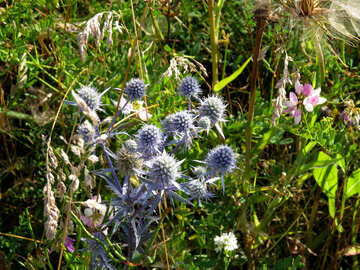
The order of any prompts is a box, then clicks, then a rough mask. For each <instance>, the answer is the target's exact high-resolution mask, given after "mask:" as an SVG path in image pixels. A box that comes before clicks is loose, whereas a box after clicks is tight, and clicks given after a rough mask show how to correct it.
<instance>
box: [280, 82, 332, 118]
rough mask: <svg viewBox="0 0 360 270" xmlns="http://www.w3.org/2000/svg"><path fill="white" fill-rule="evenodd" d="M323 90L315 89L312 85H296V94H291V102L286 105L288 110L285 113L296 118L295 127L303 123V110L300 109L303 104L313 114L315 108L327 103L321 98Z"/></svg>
mask: <svg viewBox="0 0 360 270" xmlns="http://www.w3.org/2000/svg"><path fill="white" fill-rule="evenodd" d="M320 92H321V89H320V88H317V89H316V90H314V88H313V87H312V86H311V85H310V84H304V85H302V84H301V83H297V84H296V85H295V93H294V92H290V94H289V100H288V101H287V102H286V103H285V106H286V107H287V109H286V110H285V112H288V113H290V116H291V117H294V122H295V125H297V124H299V123H300V121H301V113H302V111H301V109H300V108H299V107H300V106H301V104H303V105H304V107H305V110H306V111H308V112H312V111H313V110H314V107H315V106H317V105H320V104H323V103H324V102H325V101H326V98H323V97H320Z"/></svg>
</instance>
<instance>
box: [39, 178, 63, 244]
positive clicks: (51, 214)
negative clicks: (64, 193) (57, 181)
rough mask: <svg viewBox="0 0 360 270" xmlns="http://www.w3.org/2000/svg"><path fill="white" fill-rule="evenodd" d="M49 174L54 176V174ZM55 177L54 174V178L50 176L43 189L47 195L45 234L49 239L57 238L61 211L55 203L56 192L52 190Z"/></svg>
mask: <svg viewBox="0 0 360 270" xmlns="http://www.w3.org/2000/svg"><path fill="white" fill-rule="evenodd" d="M49 175H51V176H52V174H49ZM53 179H54V176H52V179H49V178H48V183H47V184H46V186H45V187H44V190H43V193H44V195H45V200H44V202H45V203H44V216H45V217H46V221H45V235H46V238H47V239H48V240H53V239H54V238H55V235H56V229H57V226H58V219H59V213H60V211H59V209H58V208H57V207H56V204H55V197H54V192H53V191H52V190H51V182H53V181H54V180H53Z"/></svg>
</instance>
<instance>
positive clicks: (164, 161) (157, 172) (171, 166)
mask: <svg viewBox="0 0 360 270" xmlns="http://www.w3.org/2000/svg"><path fill="white" fill-rule="evenodd" d="M181 163H182V161H180V162H179V161H176V160H175V159H174V158H173V157H172V156H170V155H169V154H167V153H166V152H163V153H162V154H161V155H159V156H158V157H156V158H155V159H154V160H153V161H152V162H151V164H150V166H149V172H148V176H149V180H151V181H152V182H153V183H154V185H155V186H156V187H157V189H168V188H170V187H172V186H175V187H177V189H178V183H177V182H176V180H177V179H178V178H179V177H180V176H181V173H180V170H179V167H180V165H181Z"/></svg>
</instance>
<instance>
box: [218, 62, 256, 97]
mask: <svg viewBox="0 0 360 270" xmlns="http://www.w3.org/2000/svg"><path fill="white" fill-rule="evenodd" d="M251 58H252V57H249V58H248V59H247V60H246V61H245V63H244V64H242V66H241V67H239V68H238V69H237V70H236V71H235V72H234V73H233V74H231V75H230V76H228V77H226V78H224V79H222V80H221V81H220V82H218V83H217V84H215V86H214V92H218V91H220V90H221V89H223V88H224V87H225V86H227V85H228V84H229V83H231V82H232V81H233V80H235V79H236V78H237V77H238V76H239V75H240V74H241V73H242V72H243V71H244V69H245V68H246V66H247V65H248V64H249V62H250V60H251Z"/></svg>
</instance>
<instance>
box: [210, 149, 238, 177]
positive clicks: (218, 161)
mask: <svg viewBox="0 0 360 270" xmlns="http://www.w3.org/2000/svg"><path fill="white" fill-rule="evenodd" d="M205 164H206V167H207V168H209V169H210V171H211V172H212V173H213V174H216V173H217V172H219V173H220V175H221V176H223V175H225V174H226V173H228V172H231V171H233V170H234V169H235V168H236V154H235V152H234V150H233V149H232V148H231V147H229V146H227V145H219V146H217V147H215V148H214V149H212V150H211V151H210V152H209V153H208V154H207V156H206V159H205Z"/></svg>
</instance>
